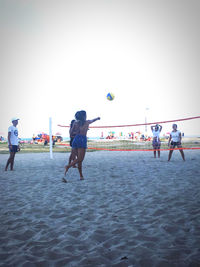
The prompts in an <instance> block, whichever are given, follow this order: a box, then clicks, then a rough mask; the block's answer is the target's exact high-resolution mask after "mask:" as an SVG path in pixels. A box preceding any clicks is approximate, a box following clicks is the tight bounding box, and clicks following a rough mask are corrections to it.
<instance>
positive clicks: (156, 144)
mask: <svg viewBox="0 0 200 267" xmlns="http://www.w3.org/2000/svg"><path fill="white" fill-rule="evenodd" d="M152 146H153V148H157V149H159V148H160V140H157V139H153V142H152Z"/></svg>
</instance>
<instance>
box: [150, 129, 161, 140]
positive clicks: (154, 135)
mask: <svg viewBox="0 0 200 267" xmlns="http://www.w3.org/2000/svg"><path fill="white" fill-rule="evenodd" d="M152 133H153V138H157V139H158V138H159V137H160V131H159V130H158V131H155V130H153V131H152Z"/></svg>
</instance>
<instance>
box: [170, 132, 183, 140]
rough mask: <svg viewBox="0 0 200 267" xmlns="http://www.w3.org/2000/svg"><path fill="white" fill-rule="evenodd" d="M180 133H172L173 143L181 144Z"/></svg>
mask: <svg viewBox="0 0 200 267" xmlns="http://www.w3.org/2000/svg"><path fill="white" fill-rule="evenodd" d="M180 133H181V132H180V131H176V132H171V137H172V141H173V142H180V141H181V140H180Z"/></svg>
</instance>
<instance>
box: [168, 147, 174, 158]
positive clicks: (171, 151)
mask: <svg viewBox="0 0 200 267" xmlns="http://www.w3.org/2000/svg"><path fill="white" fill-rule="evenodd" d="M170 148H172V147H170ZM172 153H173V150H170V151H169V156H168V161H170V159H171V157H172Z"/></svg>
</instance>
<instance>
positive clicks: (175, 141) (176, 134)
mask: <svg viewBox="0 0 200 267" xmlns="http://www.w3.org/2000/svg"><path fill="white" fill-rule="evenodd" d="M172 129H173V130H172V132H171V133H170V137H169V141H168V146H170V149H171V150H170V151H169V156H168V161H170V159H171V156H172V153H173V149H174V148H175V147H176V146H177V148H179V151H180V153H181V156H182V159H183V160H184V161H185V155H184V152H183V150H182V149H180V148H182V146H181V139H182V136H181V132H180V131H178V130H177V124H173V125H172ZM170 142H171V143H170Z"/></svg>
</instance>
